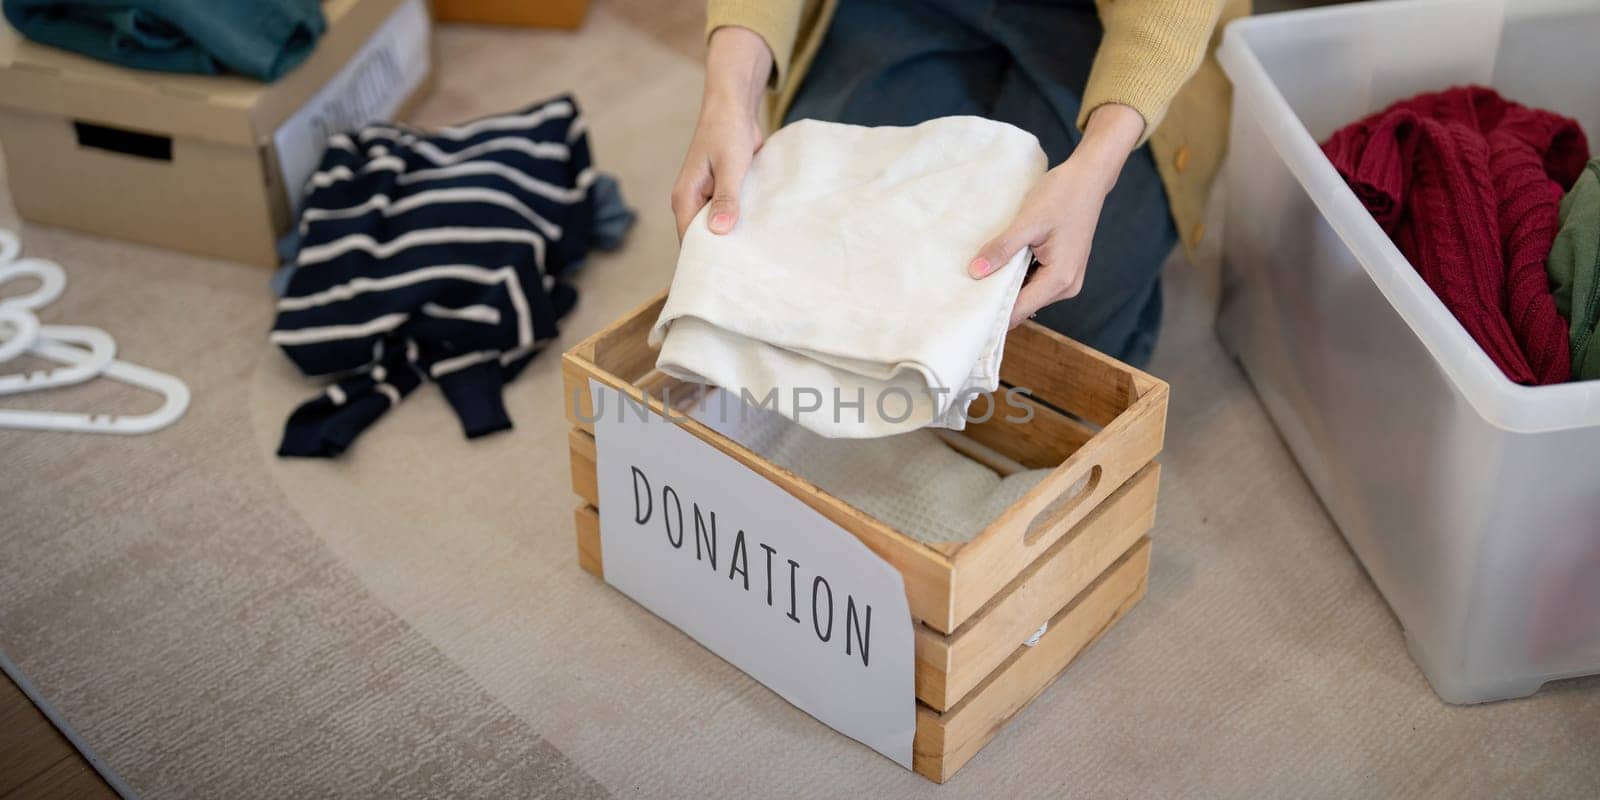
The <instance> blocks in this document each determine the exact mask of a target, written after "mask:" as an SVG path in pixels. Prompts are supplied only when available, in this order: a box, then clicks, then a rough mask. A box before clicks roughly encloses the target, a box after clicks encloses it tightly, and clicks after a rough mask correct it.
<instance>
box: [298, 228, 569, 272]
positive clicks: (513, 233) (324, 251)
mask: <svg viewBox="0 0 1600 800" xmlns="http://www.w3.org/2000/svg"><path fill="white" fill-rule="evenodd" d="M482 242H518V243H521V244H526V245H529V246H530V247H532V248H533V259H534V263H535V264H537V265H538V266H539V270H540V271H541V272H542V271H543V270H544V237H542V236H540V235H539V234H537V233H534V232H533V231H525V230H519V229H517V228H424V229H422V230H417V231H410V232H408V233H404V234H401V235H400V236H397V237H395V238H393V239H390V240H389V241H387V242H379V241H378V240H377V239H374V238H372V237H371V236H368V235H367V234H365V233H352V234H350V235H349V236H344V237H340V238H338V239H335V240H333V241H331V242H328V243H326V244H319V245H316V246H315V247H307V248H303V249H301V251H300V257H299V259H298V262H299V265H300V266H302V267H306V266H310V265H312V264H318V263H321V262H323V261H329V260H332V259H334V258H337V257H339V256H341V255H344V254H345V253H348V252H350V251H352V250H365V251H367V252H368V253H371V254H372V256H373V257H375V258H390V257H392V256H394V254H395V253H398V252H400V251H402V250H406V249H409V248H412V247H423V246H426V245H433V244H474V243H482Z"/></svg>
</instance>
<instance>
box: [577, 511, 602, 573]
mask: <svg viewBox="0 0 1600 800" xmlns="http://www.w3.org/2000/svg"><path fill="white" fill-rule="evenodd" d="M572 522H573V525H574V526H575V527H576V528H577V529H578V566H580V567H582V568H583V571H584V572H587V573H589V574H590V575H593V576H595V577H596V578H599V579H601V580H605V577H606V568H605V559H604V558H602V557H601V555H600V512H599V511H598V510H596V509H595V507H594V506H591V505H589V504H588V503H579V504H578V507H577V508H575V509H573V510H572Z"/></svg>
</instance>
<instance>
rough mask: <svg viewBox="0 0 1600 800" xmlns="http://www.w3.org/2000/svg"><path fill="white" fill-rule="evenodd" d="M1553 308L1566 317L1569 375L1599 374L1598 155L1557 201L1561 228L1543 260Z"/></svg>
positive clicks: (1590, 376) (1582, 378)
mask: <svg viewBox="0 0 1600 800" xmlns="http://www.w3.org/2000/svg"><path fill="white" fill-rule="evenodd" d="M1545 269H1546V270H1548V271H1549V272H1550V285H1551V287H1552V288H1553V289H1554V290H1555V296H1556V310H1557V311H1560V312H1561V316H1563V317H1566V318H1567V321H1568V323H1569V324H1570V327H1569V328H1568V330H1569V332H1570V334H1569V335H1570V339H1571V344H1572V379H1573V380H1575V381H1589V380H1596V379H1600V343H1597V342H1596V341H1595V338H1596V337H1595V325H1596V323H1597V322H1600V158H1597V159H1595V160H1593V161H1590V162H1589V164H1588V166H1586V167H1584V170H1583V175H1582V176H1580V177H1579V178H1578V182H1577V183H1576V184H1573V186H1572V191H1570V192H1567V196H1566V197H1564V198H1562V200H1561V231H1560V232H1559V233H1557V234H1556V241H1555V244H1554V245H1552V246H1551V248H1550V259H1549V260H1548V261H1546V262H1545Z"/></svg>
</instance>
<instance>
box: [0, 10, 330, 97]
mask: <svg viewBox="0 0 1600 800" xmlns="http://www.w3.org/2000/svg"><path fill="white" fill-rule="evenodd" d="M4 7H5V15H6V19H7V20H9V21H10V22H11V25H12V26H13V27H15V28H16V29H17V31H18V32H19V33H21V34H22V35H23V36H26V37H28V38H29V39H33V40H34V41H37V42H42V43H44V44H48V45H52V46H55V47H60V48H63V49H66V50H72V51H74V52H78V53H82V54H84V55H86V56H90V57H93V58H98V59H100V60H102V61H110V62H112V63H115V64H121V65H123V66H125V67H133V68H135V69H147V70H155V71H158V72H197V73H201V74H205V75H212V74H217V73H221V72H228V71H232V72H238V73H242V74H245V75H249V76H251V77H253V78H259V79H261V80H264V81H274V80H277V79H278V78H279V77H280V76H282V75H283V74H284V73H286V72H288V71H289V70H291V69H293V68H294V67H296V66H297V65H299V63H300V62H301V61H304V60H305V58H306V56H307V55H310V53H311V50H312V48H313V47H315V46H316V43H317V37H319V36H321V35H322V32H323V31H324V30H325V29H326V28H327V21H326V20H325V19H324V18H323V16H322V5H321V3H320V2H318V0H4Z"/></svg>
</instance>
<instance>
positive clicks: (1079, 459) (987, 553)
mask: <svg viewBox="0 0 1600 800" xmlns="http://www.w3.org/2000/svg"><path fill="white" fill-rule="evenodd" d="M1166 419H1167V388H1166V385H1165V384H1158V385H1156V386H1153V387H1151V389H1150V390H1149V391H1147V392H1146V393H1145V394H1144V395H1143V396H1141V397H1140V398H1139V399H1138V400H1136V401H1135V402H1134V404H1133V406H1132V407H1131V408H1129V409H1128V410H1127V411H1125V412H1124V413H1122V414H1121V415H1119V416H1118V417H1117V418H1116V419H1113V420H1112V421H1111V424H1109V425H1107V426H1106V427H1105V429H1104V430H1102V431H1101V432H1100V433H1098V434H1096V435H1095V436H1094V437H1093V438H1092V439H1090V440H1089V441H1088V442H1087V443H1086V444H1084V445H1083V447H1081V448H1079V449H1078V450H1077V452H1075V453H1073V454H1072V455H1071V456H1070V457H1068V458H1067V460H1066V461H1065V462H1063V463H1062V464H1061V466H1059V467H1057V468H1056V469H1055V470H1054V471H1053V472H1051V474H1050V475H1049V476H1047V477H1046V478H1045V479H1044V480H1043V481H1040V482H1039V485H1038V486H1035V487H1034V488H1033V490H1032V491H1030V492H1028V493H1027V494H1026V495H1024V496H1023V498H1022V499H1021V500H1020V501H1018V503H1017V504H1016V505H1015V506H1012V507H1011V508H1010V509H1009V510H1007V511H1006V512H1005V513H1004V514H1002V515H1001V516H1000V518H999V519H996V520H995V521H994V522H993V523H992V524H990V525H989V527H987V528H985V529H984V530H983V531H982V532H980V533H979V534H978V535H977V537H975V538H974V539H973V540H972V541H970V542H968V543H967V544H966V545H965V546H964V547H962V548H961V549H960V551H958V552H957V553H956V554H955V557H954V560H955V562H956V567H955V571H954V584H953V585H952V586H951V587H950V597H951V605H952V610H951V615H950V617H949V618H948V620H944V621H945V622H947V623H948V625H949V627H945V626H943V625H940V624H936V623H937V622H940V621H939V620H929V621H928V624H930V625H932V626H933V627H934V628H935V629H937V630H939V631H941V632H949V631H950V630H953V629H954V628H955V627H956V626H958V625H960V624H961V623H962V622H964V621H965V620H966V619H967V618H968V617H970V616H971V615H972V614H973V613H975V612H976V611H977V610H978V609H979V608H982V607H983V605H984V604H985V603H988V602H989V600H990V599H991V598H993V597H994V596H995V595H996V594H997V593H999V591H1000V590H1001V589H1002V588H1004V587H1005V586H1006V584H1008V583H1010V582H1011V581H1012V580H1013V579H1015V578H1016V576H1017V574H1018V573H1020V572H1021V571H1022V570H1023V569H1025V568H1026V567H1027V566H1028V565H1029V564H1032V563H1033V562H1034V561H1035V560H1037V559H1038V558H1039V556H1040V555H1041V554H1042V553H1043V552H1044V551H1045V550H1048V549H1049V548H1050V546H1051V545H1053V544H1055V542H1056V541H1057V540H1059V539H1060V538H1061V537H1062V536H1064V535H1066V533H1067V532H1068V531H1069V530H1071V529H1072V527H1073V526H1074V525H1076V524H1078V522H1079V520H1082V519H1083V518H1084V517H1086V516H1088V515H1089V513H1091V512H1092V511H1094V509H1095V507H1096V506H1098V505H1099V504H1100V503H1101V502H1103V501H1104V500H1105V498H1106V497H1109V496H1110V495H1111V494H1113V493H1114V492H1116V491H1117V490H1118V489H1119V488H1121V487H1122V485H1123V484H1125V483H1126V482H1127V481H1128V479H1129V478H1131V477H1133V475H1134V474H1135V473H1137V472H1138V471H1139V470H1141V469H1143V468H1144V466H1145V465H1146V464H1148V463H1150V462H1151V461H1153V460H1154V459H1155V457H1156V455H1157V454H1159V453H1160V452H1161V447H1162V442H1163V438H1164V436H1165V432H1166ZM1063 493H1072V494H1075V495H1077V499H1075V500H1074V501H1073V502H1071V503H1068V504H1066V505H1065V506H1064V507H1063V506H1059V505H1058V507H1057V508H1056V509H1052V503H1054V502H1055V501H1056V500H1057V498H1058V497H1060V496H1061V495H1062V494H1063ZM1057 510H1058V511H1060V512H1061V513H1058V514H1055V516H1053V517H1052V516H1049V515H1046V518H1045V519H1043V520H1041V519H1040V515H1041V514H1044V513H1045V512H1047V511H1057ZM1040 522H1043V523H1048V524H1044V525H1042V526H1041V525H1040V524H1037V523H1040Z"/></svg>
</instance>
